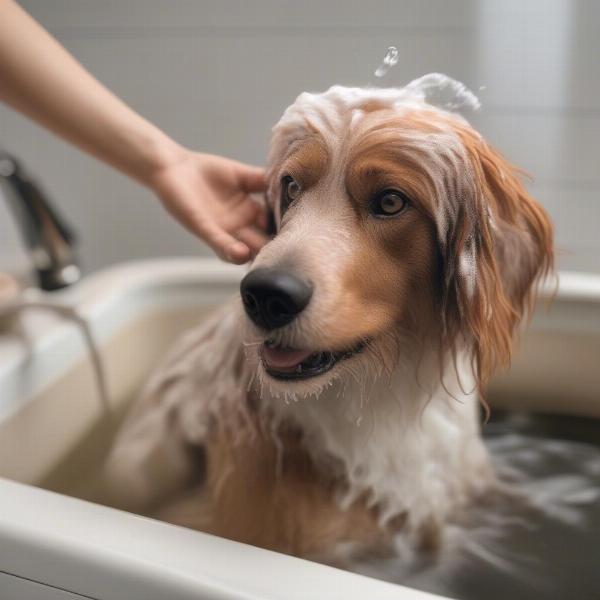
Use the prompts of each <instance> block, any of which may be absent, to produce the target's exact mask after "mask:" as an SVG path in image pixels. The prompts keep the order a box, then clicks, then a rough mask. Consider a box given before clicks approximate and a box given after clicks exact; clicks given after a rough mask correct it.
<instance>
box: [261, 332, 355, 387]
mask: <svg viewBox="0 0 600 600" xmlns="http://www.w3.org/2000/svg"><path fill="white" fill-rule="evenodd" d="M366 345H367V342H366V341H361V342H359V343H358V344H357V345H356V346H354V348H352V349H350V350H343V351H330V350H318V351H314V350H299V349H295V348H284V347H282V346H277V345H275V344H273V343H271V342H268V341H267V342H265V343H264V344H263V345H262V348H261V352H260V358H261V361H262V364H263V366H264V368H265V371H266V372H267V373H268V374H269V375H270V376H271V377H273V378H274V379H285V380H288V381H289V380H299V379H308V378H310V377H316V376H317V375H322V374H323V373H326V372H327V371H330V370H331V369H333V367H334V366H335V365H336V364H337V363H338V362H340V361H342V360H345V359H348V358H350V357H352V356H354V355H355V354H358V353H359V352H361V351H362V350H363V349H364V348H365V346H366Z"/></svg>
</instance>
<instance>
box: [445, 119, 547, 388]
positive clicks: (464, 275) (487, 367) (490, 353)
mask: <svg viewBox="0 0 600 600" xmlns="http://www.w3.org/2000/svg"><path fill="white" fill-rule="evenodd" d="M459 134H460V136H461V138H462V141H463V145H464V147H465V149H466V152H467V156H468V159H469V162H470V163H471V164H470V165H468V167H467V170H469V171H470V179H471V186H469V187H472V188H473V189H472V190H471V191H470V193H468V196H469V197H465V198H463V200H464V201H463V202H462V203H461V207H460V208H459V209H458V210H459V214H458V218H457V219H456V220H455V225H454V227H453V228H452V229H451V231H450V232H449V238H450V239H449V240H448V248H447V256H446V260H445V266H444V269H445V284H444V287H445V289H444V294H445V311H446V314H445V317H446V333H447V335H448V336H449V337H450V339H451V340H453V343H454V344H456V342H457V340H458V339H461V338H462V339H463V340H465V341H466V342H467V343H468V344H469V345H470V347H471V348H472V351H473V355H472V360H473V365H474V371H475V375H476V378H477V384H478V387H479V389H480V390H481V389H482V387H483V386H484V385H485V383H486V382H487V381H488V379H489V377H490V375H491V374H492V373H493V372H494V370H495V369H496V368H497V367H500V366H505V365H508V363H509V362H510V357H511V347H512V341H513V337H514V334H515V329H516V327H517V326H518V324H519V322H520V321H521V318H522V317H523V315H524V314H525V313H526V312H528V310H529V309H530V308H531V306H532V303H533V300H534V297H535V287H536V286H535V283H536V281H537V280H538V278H540V277H542V276H544V275H546V274H547V273H548V272H549V271H550V270H551V269H552V266H553V234H552V225H551V222H550V220H549V218H548V216H547V214H546V212H545V210H544V209H543V208H542V207H541V206H540V205H539V204H538V203H537V202H536V201H535V200H534V199H533V198H532V197H531V196H530V195H529V194H528V192H527V191H526V190H525V188H524V186H523V184H522V183H521V180H520V175H521V173H520V172H519V171H518V170H517V169H515V168H514V167H513V166H512V165H510V164H509V163H508V162H507V161H506V160H505V159H504V158H503V157H502V156H501V155H500V154H499V153H498V152H496V151H495V150H493V149H492V148H491V147H490V146H489V145H488V144H487V143H486V142H485V141H484V140H483V139H482V138H481V137H480V136H478V134H476V133H475V132H474V131H473V130H466V129H465V130H462V131H461V132H460V133H459ZM469 167H470V168H469ZM471 169H472V170H471ZM460 213H462V214H460ZM454 347H456V346H454Z"/></svg>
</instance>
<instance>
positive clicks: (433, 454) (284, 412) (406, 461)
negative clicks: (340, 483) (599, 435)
mask: <svg viewBox="0 0 600 600" xmlns="http://www.w3.org/2000/svg"><path fill="white" fill-rule="evenodd" d="M464 362H466V361H459V365H460V364H461V363H464ZM432 367H433V363H432ZM446 371H447V372H446V374H445V378H444V385H442V384H441V383H439V384H436V385H435V388H434V389H432V390H431V389H426V388H425V387H423V385H422V381H425V382H427V381H435V380H437V379H439V377H435V375H432V376H431V378H428V377H427V375H428V373H427V369H423V368H421V369H419V373H420V374H419V381H417V377H416V376H415V370H413V369H412V368H408V367H405V368H401V367H399V368H397V369H396V371H395V372H394V373H393V375H392V377H391V378H390V379H389V380H388V379H387V378H386V379H385V380H378V381H376V382H374V383H373V385H372V386H370V387H369V388H368V389H365V388H364V387H363V386H359V385H358V384H357V383H356V382H354V381H352V382H347V383H346V382H342V381H337V382H335V383H334V384H333V385H332V386H331V387H328V388H327V389H326V390H324V391H323V392H322V393H321V394H320V395H319V396H318V397H307V398H304V399H299V400H297V401H295V402H289V403H285V402H283V400H281V399H280V398H272V399H271V401H270V404H271V406H272V407H274V409H275V412H276V413H277V414H278V415H279V416H280V417H281V418H290V419H292V420H293V421H295V422H296V423H297V424H298V425H299V426H300V427H301V428H302V430H303V431H304V433H305V436H306V446H307V449H308V451H309V452H310V453H311V454H312V456H313V458H314V460H315V461H317V463H321V464H325V465H328V464H329V465H337V468H341V469H343V474H344V475H345V477H346V479H347V480H348V482H349V489H348V492H347V493H346V494H345V495H344V497H343V498H341V499H340V501H341V503H342V505H344V504H349V503H351V502H352V501H353V500H355V499H356V498H357V497H358V496H360V495H363V494H367V497H368V498H369V503H370V504H372V505H377V506H378V507H379V510H380V515H381V522H382V523H384V522H386V521H387V520H388V519H389V518H391V517H393V516H394V515H398V514H402V513H403V514H405V515H406V518H407V526H408V527H409V528H417V527H418V526H419V525H420V524H421V523H423V522H425V521H427V520H431V519H432V518H433V519H435V520H436V521H441V520H444V519H445V518H446V517H447V516H448V514H449V513H450V512H451V511H453V510H455V509H456V508H457V507H459V506H461V505H462V504H464V503H466V502H467V501H468V500H469V499H472V498H473V497H474V496H476V495H477V494H479V493H482V492H483V491H485V490H486V489H487V488H488V487H489V485H490V484H491V482H492V481H493V473H492V469H491V467H490V466H489V462H488V456H487V452H486V450H485V447H484V445H483V442H482V440H481V437H480V434H479V426H478V422H477V395H476V394H475V393H468V392H469V391H470V390H472V389H473V387H474V386H473V380H472V377H470V376H469V371H468V369H466V368H464V366H463V367H461V366H459V371H460V373H461V384H462V385H460V384H459V382H458V380H457V377H456V374H455V372H454V368H453V367H452V366H450V367H449V368H448V369H447V370H446ZM421 380H422V381H421ZM461 388H462V389H461ZM463 390H466V392H465V391H463ZM332 458H333V459H334V460H333V461H332V460H331V459H332ZM327 461H328V462H327ZM332 468H333V467H332Z"/></svg>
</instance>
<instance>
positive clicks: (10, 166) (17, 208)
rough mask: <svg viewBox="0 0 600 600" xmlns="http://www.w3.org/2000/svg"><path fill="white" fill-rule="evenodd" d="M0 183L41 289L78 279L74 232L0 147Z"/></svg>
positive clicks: (33, 182)
mask: <svg viewBox="0 0 600 600" xmlns="http://www.w3.org/2000/svg"><path fill="white" fill-rule="evenodd" d="M0 183H3V184H4V187H5V189H6V190H7V194H6V197H7V199H8V203H9V206H10V207H11V209H12V212H13V213H14V215H15V218H16V220H17V223H18V224H19V226H20V229H21V233H22V236H23V239H24V241H25V244H26V246H27V247H28V249H29V252H30V255H31V259H32V262H33V266H34V269H35V271H36V273H37V277H38V282H39V285H40V287H41V288H42V289H43V290H56V289H60V288H63V287H66V286H68V285H70V284H72V283H75V282H76V281H78V280H79V279H80V277H81V270H80V268H79V265H78V261H77V260H76V254H75V246H76V243H77V239H76V235H75V234H74V233H73V230H72V229H71V227H70V226H69V225H68V224H67V223H66V221H65V219H64V218H63V217H62V216H61V215H60V214H59V213H58V211H57V210H56V208H55V207H54V206H53V205H52V203H51V201H50V200H49V199H48V197H47V196H46V195H45V194H44V193H43V192H42V191H41V189H40V187H39V186H38V185H37V183H36V182H35V181H34V180H32V179H31V178H30V177H29V176H28V175H27V173H26V171H25V170H24V169H23V167H22V166H21V164H20V163H19V161H18V160H17V159H16V158H15V157H14V156H12V155H10V154H9V153H7V152H5V151H3V150H0Z"/></svg>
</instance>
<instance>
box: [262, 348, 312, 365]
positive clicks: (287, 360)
mask: <svg viewBox="0 0 600 600" xmlns="http://www.w3.org/2000/svg"><path fill="white" fill-rule="evenodd" d="M311 354H312V352H311V351H310V350H293V349H291V348H273V347H270V346H263V353H262V356H263V360H264V361H265V362H266V363H267V365H268V366H269V367H273V368H275V369H291V368H294V367H296V366H298V365H299V364H300V363H301V362H302V361H304V360H306V359H307V358H308V357H309V356H310V355H311Z"/></svg>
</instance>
